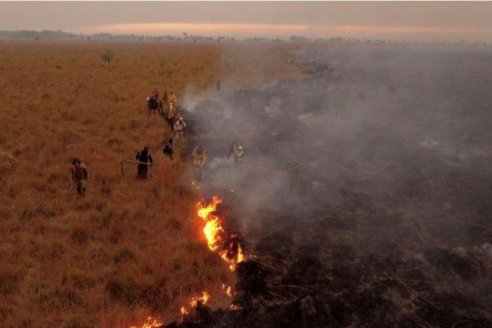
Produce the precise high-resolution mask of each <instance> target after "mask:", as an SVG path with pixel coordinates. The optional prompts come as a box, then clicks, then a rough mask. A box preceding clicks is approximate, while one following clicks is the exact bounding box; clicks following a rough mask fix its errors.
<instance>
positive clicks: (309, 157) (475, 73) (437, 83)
mask: <svg viewBox="0 0 492 328" xmlns="http://www.w3.org/2000/svg"><path fill="white" fill-rule="evenodd" d="M295 57H296V60H297V61H299V62H309V63H313V64H315V65H316V69H315V70H316V72H315V73H314V75H313V76H312V77H310V78H308V79H306V80H304V81H301V82H299V81H286V82H281V83H279V84H278V85H275V86H265V87H262V88H261V87H260V88H258V89H257V90H239V91H236V92H233V91H230V92H228V91H227V90H224V92H221V93H220V94H219V96H218V97H216V98H213V99H210V100H206V101H204V102H202V103H198V104H195V105H194V106H193V108H190V110H192V111H193V113H195V114H196V115H198V116H199V120H197V121H199V122H200V123H199V124H200V125H199V126H196V127H195V129H196V130H197V131H196V132H197V133H198V134H199V135H200V136H201V138H202V139H203V142H202V143H203V144H204V146H205V147H206V148H207V149H209V150H210V152H211V154H212V156H215V157H220V156H225V155H227V153H228V152H229V150H230V147H231V144H232V142H233V141H235V142H239V143H242V144H244V145H245V147H246V157H245V160H244V163H240V164H239V165H238V166H237V167H235V166H234V168H229V169H224V170H220V169H216V170H212V172H211V174H210V176H211V178H210V179H211V181H212V183H213V184H214V185H216V186H225V187H233V186H236V185H238V186H241V187H240V189H241V190H244V188H245V186H246V188H250V192H249V193H246V194H247V195H251V198H249V197H246V200H251V204H249V206H248V208H256V206H253V207H251V205H252V204H253V203H254V204H256V205H258V206H260V207H264V206H266V207H270V206H278V204H279V202H278V200H280V199H284V197H285V195H286V193H287V191H288V189H289V188H287V187H286V186H285V184H286V183H288V184H290V182H289V181H287V180H289V177H288V176H289V174H284V173H282V171H281V169H282V168H283V167H284V166H285V165H286V164H287V163H288V162H289V161H298V162H300V163H302V168H301V172H302V173H301V175H300V177H299V179H300V180H299V181H296V182H295V183H296V184H297V185H296V186H295V190H294V191H293V192H292V193H290V196H289V197H288V199H289V202H292V201H299V202H300V203H301V204H303V206H304V207H309V206H308V205H307V204H309V203H311V202H312V198H313V197H314V198H318V197H321V199H318V201H317V202H316V203H317V204H318V205H317V206H319V203H322V204H324V206H326V207H333V206H338V205H340V204H342V203H343V202H344V199H343V197H342V195H341V191H342V190H343V189H344V188H345V186H346V185H347V181H350V183H356V184H358V185H359V187H360V188H369V190H370V192H369V193H370V195H371V198H374V199H373V201H374V202H377V204H389V203H393V206H397V207H400V206H403V205H404V204H405V203H406V202H414V201H415V200H416V198H421V199H420V201H419V202H418V203H417V205H418V204H421V203H422V202H428V201H429V199H431V198H433V197H437V196H438V195H439V196H443V197H446V196H449V195H447V194H446V193H448V192H449V190H448V189H447V188H445V187H444V186H441V187H433V186H431V185H427V183H428V181H427V180H428V179H431V180H433V179H438V180H439V179H443V180H444V183H445V184H446V183H449V182H450V181H448V179H452V176H455V175H460V176H467V177H474V178H476V179H478V180H479V181H482V182H481V183H483V180H482V179H483V178H486V179H490V177H491V171H490V165H489V163H490V160H491V159H492V148H491V145H490V142H489V140H492V135H491V132H490V127H491V126H492V113H491V111H490V109H491V108H492V97H491V96H490V92H489V90H488V85H490V83H491V82H492V81H491V77H490V76H492V71H491V69H490V67H488V65H487V64H486V63H487V61H488V58H490V50H489V49H477V50H469V49H461V48H460V49H451V48H450V49H446V48H425V47H416V48H411V47H409V48H398V47H386V48H384V47H379V48H378V47H372V46H366V47H365V48H364V47H363V46H359V47H357V49H356V48H352V47H350V46H347V47H341V48H334V49H331V50H327V51H319V52H316V53H313V52H308V51H306V52H298V53H297V54H295ZM226 85H227V84H226ZM203 122H206V123H203ZM217 139H219V140H217ZM221 164H227V163H226V160H225V159H220V158H215V159H214V160H212V163H211V166H212V167H213V168H215V167H218V166H220V165H221ZM229 164H232V163H229ZM252 172H254V173H255V174H256V175H258V176H259V179H258V180H257V181H256V180H254V176H256V175H255V174H253V175H252V174H251V173H252ZM272 186H274V187H275V186H276V187H278V189H277V188H272ZM259 190H261V191H262V192H258V191H259ZM443 193H444V194H443ZM321 195H322V196H321ZM424 196H425V197H424ZM489 196H490V195H489ZM271 197H273V198H271ZM274 199H275V200H276V201H274ZM281 203H282V205H281V207H285V206H284V205H286V204H283V202H281ZM442 205H444V204H439V206H442ZM448 205H449V204H448ZM457 205H459V201H458V203H455V204H454V206H457ZM417 207H418V206H417ZM470 210H471V211H472V212H475V211H476V209H475V208H471V209H470ZM484 219H485V218H484ZM455 228H456V226H455ZM461 232H464V231H463V230H461Z"/></svg>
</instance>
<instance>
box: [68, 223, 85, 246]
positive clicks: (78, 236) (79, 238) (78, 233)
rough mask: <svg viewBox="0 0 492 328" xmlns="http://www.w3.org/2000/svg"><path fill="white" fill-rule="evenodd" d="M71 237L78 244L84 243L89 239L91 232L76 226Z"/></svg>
mask: <svg viewBox="0 0 492 328" xmlns="http://www.w3.org/2000/svg"><path fill="white" fill-rule="evenodd" d="M70 238H71V239H72V241H73V242H74V243H76V244H79V245H82V244H85V243H87V241H88V240H89V233H88V232H87V231H86V230H85V229H84V228H80V227H77V228H74V229H73V230H72V233H71V234H70Z"/></svg>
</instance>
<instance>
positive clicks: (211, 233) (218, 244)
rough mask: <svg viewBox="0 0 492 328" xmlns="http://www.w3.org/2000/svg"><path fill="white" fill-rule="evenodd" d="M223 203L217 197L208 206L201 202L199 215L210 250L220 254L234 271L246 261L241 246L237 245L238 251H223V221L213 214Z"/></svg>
mask: <svg viewBox="0 0 492 328" xmlns="http://www.w3.org/2000/svg"><path fill="white" fill-rule="evenodd" d="M221 203H222V199H220V198H219V197H217V196H213V197H212V202H211V203H210V204H208V205H204V204H202V203H201V202H199V203H198V204H197V214H198V217H200V218H201V219H202V220H203V221H204V222H205V226H204V227H203V234H204V235H205V238H206V239H207V244H208V248H209V249H210V250H211V251H212V252H214V253H218V254H219V256H220V257H221V258H222V259H223V260H224V261H225V262H227V263H228V264H229V269H230V270H231V271H234V270H235V269H236V265H237V264H238V263H240V262H243V261H244V260H245V256H244V254H243V250H242V248H241V246H240V245H237V251H236V252H233V251H232V250H228V249H222V248H223V247H224V245H223V241H224V237H225V236H226V232H225V230H224V228H223V227H222V223H221V220H220V219H219V217H218V216H216V215H214V214H213V212H215V211H216V210H217V206H218V205H219V204H221Z"/></svg>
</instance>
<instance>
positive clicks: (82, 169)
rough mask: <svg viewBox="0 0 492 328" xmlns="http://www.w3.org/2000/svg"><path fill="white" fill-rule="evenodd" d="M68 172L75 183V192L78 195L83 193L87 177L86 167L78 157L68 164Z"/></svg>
mask: <svg viewBox="0 0 492 328" xmlns="http://www.w3.org/2000/svg"><path fill="white" fill-rule="evenodd" d="M70 172H71V173H72V181H73V183H74V184H75V188H76V189H77V192H78V193H79V195H84V194H85V188H86V185H87V179H88V178H89V174H88V173H87V167H86V166H85V165H84V163H82V162H81V161H80V160H79V159H78V158H74V160H73V161H72V165H71V166H70Z"/></svg>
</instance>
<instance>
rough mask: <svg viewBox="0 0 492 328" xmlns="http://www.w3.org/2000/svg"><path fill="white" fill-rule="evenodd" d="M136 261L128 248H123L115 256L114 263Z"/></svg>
mask: <svg viewBox="0 0 492 328" xmlns="http://www.w3.org/2000/svg"><path fill="white" fill-rule="evenodd" d="M134 259H135V254H134V253H133V252H132V251H131V250H129V249H128V248H123V249H120V250H119V251H117V252H116V253H115V254H114V255H113V261H114V263H121V262H128V261H131V260H134Z"/></svg>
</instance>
